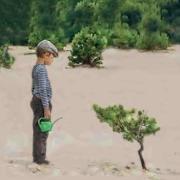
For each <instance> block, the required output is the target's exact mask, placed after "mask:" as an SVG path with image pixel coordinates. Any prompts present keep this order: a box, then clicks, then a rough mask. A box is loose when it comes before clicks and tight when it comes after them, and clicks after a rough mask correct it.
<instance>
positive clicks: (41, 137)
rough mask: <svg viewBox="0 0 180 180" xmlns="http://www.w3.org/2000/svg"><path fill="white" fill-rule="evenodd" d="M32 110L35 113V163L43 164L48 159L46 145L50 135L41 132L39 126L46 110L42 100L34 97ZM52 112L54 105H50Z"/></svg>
mask: <svg viewBox="0 0 180 180" xmlns="http://www.w3.org/2000/svg"><path fill="white" fill-rule="evenodd" d="M30 104H31V108H32V111H33V115H34V118H33V161H34V162H42V161H44V160H45V159H46V144H47V138H48V133H44V132H41V131H40V128H39V126H38V119H39V118H41V117H44V109H43V105H42V102H41V99H39V98H37V97H36V96H33V98H32V100H31V103H30ZM49 108H50V111H51V110H52V104H51V102H50V103H49Z"/></svg>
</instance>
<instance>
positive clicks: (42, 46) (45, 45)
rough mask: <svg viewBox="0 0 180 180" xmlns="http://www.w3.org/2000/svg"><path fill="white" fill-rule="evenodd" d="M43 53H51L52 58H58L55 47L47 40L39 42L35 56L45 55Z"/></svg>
mask: <svg viewBox="0 0 180 180" xmlns="http://www.w3.org/2000/svg"><path fill="white" fill-rule="evenodd" d="M45 52H50V53H52V54H53V56H54V57H57V56H58V50H57V48H56V46H55V45H54V44H53V43H51V42H50V41H48V40H43V41H41V42H39V44H38V45H37V47H36V54H37V55H39V54H42V53H45Z"/></svg>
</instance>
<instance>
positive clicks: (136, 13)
mask: <svg viewBox="0 0 180 180" xmlns="http://www.w3.org/2000/svg"><path fill="white" fill-rule="evenodd" d="M121 13H122V14H121V20H122V22H123V23H127V24H128V25H129V26H131V27H136V26H137V24H138V23H139V22H140V21H141V19H142V10H141V4H139V3H134V2H132V1H125V3H124V5H123V6H122V8H121Z"/></svg>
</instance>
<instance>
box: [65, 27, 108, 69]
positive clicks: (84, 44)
mask: <svg viewBox="0 0 180 180" xmlns="http://www.w3.org/2000/svg"><path fill="white" fill-rule="evenodd" d="M106 44H107V39H106V37H103V36H102V35H101V34H100V32H99V31H98V30H96V31H94V30H92V29H91V28H84V29H82V30H81V32H80V33H78V34H76V35H75V37H74V39H73V41H72V51H71V55H70V56H69V57H68V58H69V65H70V66H76V65H84V64H86V65H90V66H92V67H95V66H96V67H99V66H100V65H101V64H102V56H101V54H102V50H103V49H104V48H105V47H106Z"/></svg>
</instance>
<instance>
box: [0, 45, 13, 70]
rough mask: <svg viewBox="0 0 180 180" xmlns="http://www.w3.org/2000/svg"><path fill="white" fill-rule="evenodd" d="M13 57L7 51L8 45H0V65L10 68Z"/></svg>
mask: <svg viewBox="0 0 180 180" xmlns="http://www.w3.org/2000/svg"><path fill="white" fill-rule="evenodd" d="M14 61H15V58H14V57H13V56H11V55H10V54H9V53H8V45H4V46H2V47H0V67H5V68H7V69H10V68H11V66H12V65H13V64H14Z"/></svg>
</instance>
